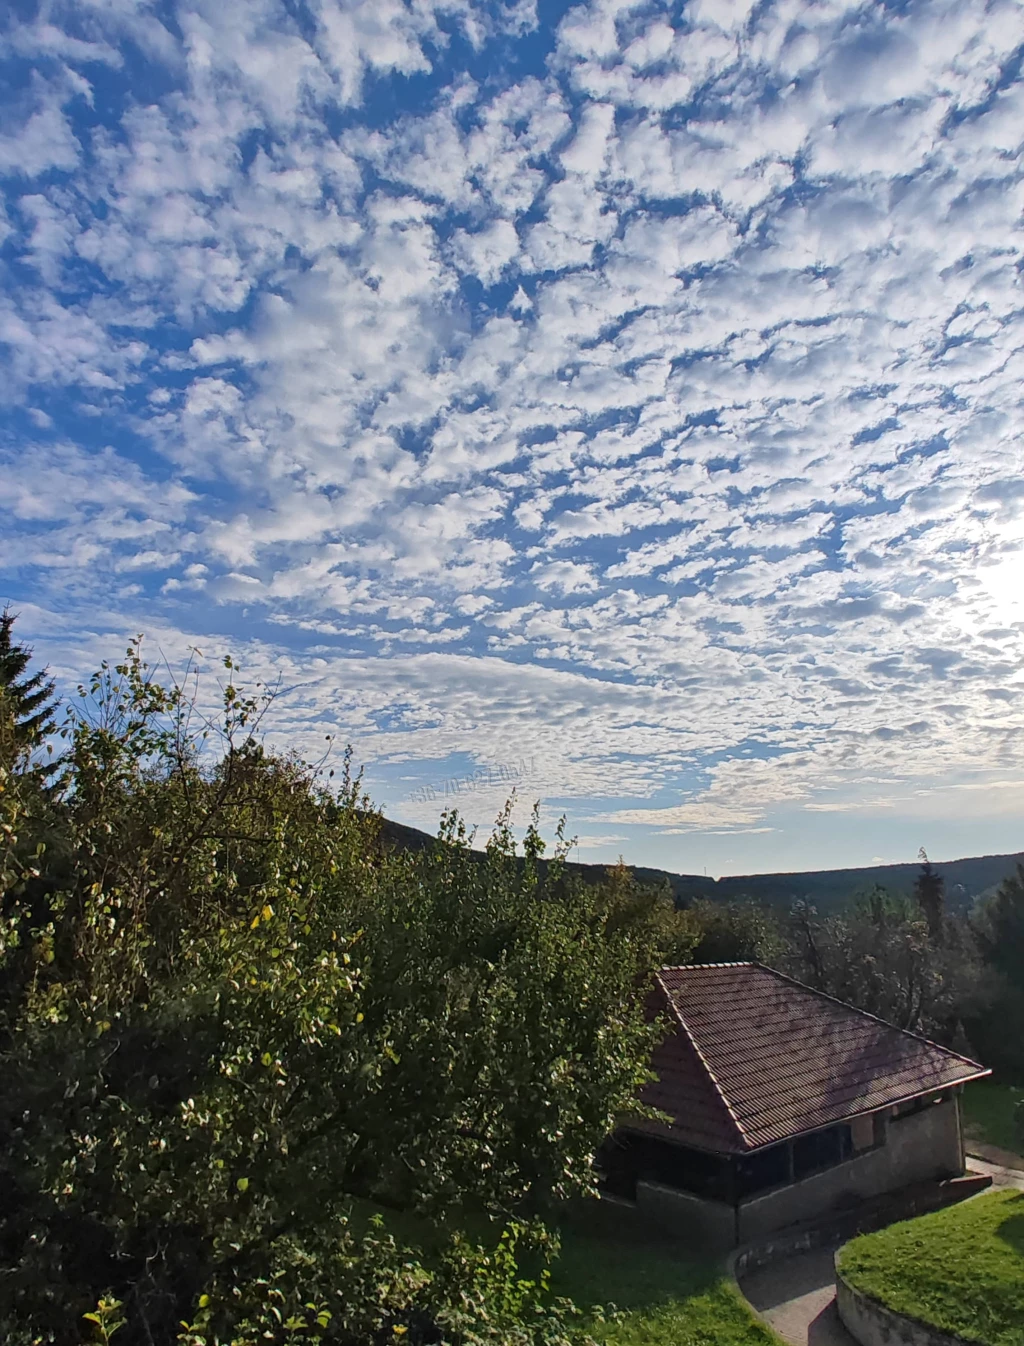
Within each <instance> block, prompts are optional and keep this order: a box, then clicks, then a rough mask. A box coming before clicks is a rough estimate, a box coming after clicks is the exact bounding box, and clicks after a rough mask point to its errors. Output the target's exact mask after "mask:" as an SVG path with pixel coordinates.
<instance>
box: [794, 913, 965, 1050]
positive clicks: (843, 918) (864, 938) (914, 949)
mask: <svg viewBox="0 0 1024 1346" xmlns="http://www.w3.org/2000/svg"><path fill="white" fill-rule="evenodd" d="M789 929H790V935H791V940H792V944H791V951H792V952H791V961H790V963H789V967H790V970H792V971H793V973H794V975H796V976H798V977H800V978H801V979H802V980H804V981H806V982H807V983H808V984H809V985H811V986H814V987H815V988H816V989H818V990H821V991H825V992H827V994H829V995H833V996H835V997H836V998H837V999H839V1000H846V1001H848V1002H849V1003H850V1004H853V1005H856V1006H857V1007H858V1008H859V1009H863V1010H866V1011H867V1012H868V1013H869V1014H875V1015H877V1016H878V1017H879V1018H881V1019H886V1020H887V1021H888V1022H890V1023H894V1024H896V1025H897V1026H898V1027H900V1028H906V1029H909V1030H911V1031H913V1032H921V1033H925V1034H927V1035H929V1036H932V1037H935V1038H937V1039H938V1040H940V1041H945V1042H952V1041H953V1039H954V1037H955V1035H956V1033H957V1029H958V1025H959V1023H960V1021H961V1019H962V1018H964V1017H966V1016H968V1015H969V1014H971V1013H972V1012H974V1010H975V1007H976V1006H978V1005H980V1004H982V1003H983V1001H984V994H985V991H984V971H983V969H982V967H981V964H980V961H979V958H978V954H977V950H976V948H975V946H974V941H973V938H972V936H971V932H970V930H969V928H968V927H967V926H966V923H965V922H964V921H962V920H956V919H954V918H952V917H949V916H947V917H946V918H945V919H944V921H943V923H942V930H941V935H940V937H939V939H937V940H936V939H934V938H933V937H932V934H931V931H930V929H929V926H928V922H927V920H926V919H925V918H924V917H923V916H922V914H921V912H920V910H919V908H918V906H917V904H916V903H915V902H913V901H911V900H909V899H907V898H904V897H901V896H894V895H892V894H890V893H887V892H885V891H884V889H881V888H876V889H874V890H873V891H872V892H871V893H868V894H866V895H864V896H862V897H860V898H858V899H856V900H855V901H854V902H853V903H851V905H850V906H849V907H848V908H847V909H846V910H845V911H842V912H840V913H838V914H835V915H831V916H825V917H821V916H819V915H818V913H817V912H816V911H815V910H814V908H813V907H809V906H807V905H806V904H798V905H797V906H795V907H794V908H793V910H792V912H791V913H790V923H789Z"/></svg>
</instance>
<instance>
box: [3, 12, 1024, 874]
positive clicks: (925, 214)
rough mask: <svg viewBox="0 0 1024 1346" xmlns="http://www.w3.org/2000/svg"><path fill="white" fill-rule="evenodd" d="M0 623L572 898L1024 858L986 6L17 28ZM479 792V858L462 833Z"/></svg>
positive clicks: (1023, 672) (69, 672)
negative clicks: (224, 704) (502, 842)
mask: <svg viewBox="0 0 1024 1346" xmlns="http://www.w3.org/2000/svg"><path fill="white" fill-rule="evenodd" d="M3 22H4V25H5V26H4V28H3V30H2V35H0V61H2V63H3V75H4V78H3V84H2V87H3V89H4V90H5V94H4V96H3V119H2V122H0V177H2V184H3V197H2V201H0V266H2V286H0V343H2V349H3V361H4V369H3V374H2V379H0V416H2V426H3V433H2V440H0V452H2V454H3V465H2V476H0V483H2V485H0V490H2V492H3V507H4V520H5V527H4V529H3V536H2V539H0V565H2V567H3V588H4V592H5V594H6V595H9V596H10V597H11V598H12V599H13V600H15V602H16V603H17V605H19V606H20V607H21V609H22V619H21V621H22V629H23V630H24V632H25V634H26V635H28V636H30V637H32V638H33V639H34V640H35V641H36V642H37V645H38V648H39V652H40V653H41V654H43V655H44V656H45V657H46V658H48V659H49V660H50V662H51V664H52V665H53V666H54V668H55V669H56V671H58V672H59V673H60V674H61V676H62V677H66V678H68V679H72V678H74V677H76V676H78V675H80V674H81V673H82V672H83V671H84V670H85V668H86V667H87V666H88V664H89V663H90V662H91V661H92V660H93V659H94V658H96V657H98V656H99V655H101V654H108V653H110V652H111V649H112V647H113V648H116V646H117V645H118V644H119V643H120V642H121V641H122V640H123V638H124V636H125V635H126V634H127V633H129V632H131V631H134V630H144V631H146V632H148V633H149V634H150V636H151V638H152V642H153V643H154V644H155V645H158V646H159V648H160V649H161V650H163V651H164V653H165V654H166V655H167V657H168V658H169V659H170V660H171V661H172V662H173V661H174V660H175V659H179V658H181V657H183V656H184V654H185V652H186V650H187V648H188V647H189V646H190V645H198V646H199V647H200V648H201V649H202V650H203V652H204V655H206V656H207V657H211V658H212V657H213V656H215V655H216V654H217V653H218V652H221V651H224V650H226V649H231V650H232V651H233V652H234V653H235V654H237V655H238V656H240V658H241V661H242V663H243V667H244V668H245V669H246V670H247V671H248V672H249V673H250V674H251V675H252V676H253V677H260V676H265V677H268V678H273V679H274V680H276V679H277V677H278V676H280V679H281V693H280V697H279V703H278V710H277V714H276V717H275V733H276V734H277V736H278V737H279V738H280V740H281V741H282V742H284V741H287V742H288V743H291V744H294V745H296V746H299V747H303V746H306V747H308V748H309V749H310V750H313V749H314V748H315V745H316V744H317V743H322V742H323V735H324V734H325V733H332V734H336V735H338V736H339V737H340V738H341V739H343V740H345V739H347V740H350V741H352V742H353V743H354V744H355V747H356V751H357V755H358V756H359V757H360V758H361V759H362V760H363V761H365V762H366V763H368V765H369V772H370V775H369V780H370V783H371V785H372V786H373V789H374V791H375V793H376V795H377V797H378V799H379V800H380V801H381V802H383V803H384V804H385V806H388V805H391V806H392V809H391V811H393V812H395V813H396V814H399V815H400V816H403V817H405V818H406V819H407V820H408V821H411V822H418V823H421V824H423V823H429V822H431V821H433V812H432V808H431V806H429V805H425V804H420V803H416V802H410V798H411V796H414V795H415V791H414V789H413V788H411V786H410V782H415V781H417V780H420V781H426V782H429V781H432V780H436V779H440V778H441V777H447V776H449V775H450V776H453V777H455V776H460V775H465V774H468V773H471V772H472V771H474V770H475V769H476V768H479V767H486V766H487V765H488V764H495V763H501V762H507V761H512V760H519V759H520V758H527V759H530V760H531V761H532V762H533V763H534V764H535V770H534V771H533V773H532V774H531V780H530V782H529V790H530V792H531V793H534V794H537V795H540V796H541V797H543V799H544V800H545V801H546V807H547V808H548V809H549V810H551V811H557V810H560V809H562V808H566V809H568V811H569V813H570V821H571V824H576V823H579V824H581V825H582V826H581V830H583V831H585V832H586V834H587V835H585V836H584V838H583V839H582V840H583V843H584V846H583V849H585V850H587V852H588V857H589V858H598V857H600V856H602V855H608V856H612V855H613V854H615V853H617V852H618V851H619V850H622V851H623V852H624V853H625V854H626V855H627V856H633V857H635V858H640V857H641V853H642V858H644V859H646V860H648V861H651V862H658V861H660V862H661V863H664V864H667V865H671V866H672V867H677V868H694V867H695V866H696V865H697V862H698V861H700V862H701V863H707V864H709V865H710V866H712V867H714V868H715V869H719V870H730V869H731V870H743V869H750V868H773V867H775V866H776V865H778V864H781V863H787V864H789V865H790V866H796V865H799V864H801V863H803V864H806V865H814V864H818V863H826V862H828V861H830V860H834V861H835V862H837V863H838V862H840V861H843V862H857V861H861V862H864V863H867V862H868V861H870V860H871V859H872V857H873V856H874V855H875V854H876V853H878V852H879V851H882V852H883V853H885V854H887V855H891V856H892V858H897V857H902V858H912V856H913V854H914V852H915V851H916V848H917V846H918V845H920V844H921V843H922V842H925V843H926V844H930V847H931V849H932V850H933V851H934V852H935V853H936V854H939V855H941V854H942V853H946V854H949V853H951V852H952V851H954V850H959V851H960V852H961V853H962V852H966V851H972V850H973V851H980V850H984V849H995V848H1001V849H1017V848H1019V847H1020V845H1021V844H1022V837H1021V834H1020V832H1019V830H1018V829H1019V793H1016V792H1015V790H1014V789H1010V788H1007V782H1017V781H1019V779H1020V777H1021V774H1022V766H1024V763H1022V755H1024V754H1022V740H1021V730H1022V727H1024V711H1022V698H1021V690H1022V683H1024V493H1022V490H1021V486H1020V482H1021V476H1022V472H1021V469H1022V457H1024V453H1022V447H1021V444H1022V441H1021V430H1022V422H1024V416H1022V409H1021V388H1022V386H1024V384H1022V376H1024V351H1022V347H1024V294H1022V284H1021V262H1022V245H1024V228H1022V208H1024V174H1022V163H1021V157H1020V155H1021V141H1022V138H1024V82H1022V78H1021V61H1020V51H1021V44H1022V42H1024V10H1022V8H1021V6H1020V5H1019V4H1018V3H1015V2H1013V0H988V2H987V3H986V2H985V0H920V2H919V3H915V2H914V0H909V2H907V3H899V4H893V3H884V4H883V3H875V4H871V3H867V4H865V3H857V4H853V3H846V0H814V2H812V0H800V2H798V0H767V2H766V3H761V4H753V3H751V2H750V0H686V2H685V3H682V4H649V3H630V0H603V2H601V3H591V4H581V5H577V6H574V7H567V6H562V7H559V6H556V5H545V6H540V7H537V6H535V5H533V4H531V3H529V0H522V2H520V3H501V0H490V2H489V3H486V4H474V3H472V0H436V3H435V0H415V2H414V3H403V2H402V0H366V2H365V3H363V2H361V0H351V3H338V2H337V0H309V2H308V3H294V4H293V3H288V4H285V3H283V0H282V2H281V3H278V2H277V0H252V3H246V4H243V5H225V4H223V3H220V0H180V3H176V4H172V3H156V0H154V2H152V3H150V2H148V0H133V3H128V4H118V5H110V4H107V3H101V2H100V0H74V3H62V2H61V0H53V3H48V4H45V5H40V6H39V7H38V9H37V8H35V7H34V6H33V5H32V4H30V3H24V4H16V5H14V6H13V7H12V8H11V9H9V10H8V11H7V17H6V19H5V20H4V21H3ZM498 788H499V787H497V786H496V787H495V792H494V797H493V798H492V797H491V796H490V795H489V794H488V792H487V791H486V790H480V791H476V792H474V794H473V798H472V808H473V809H474V810H476V812H477V813H478V815H479V817H478V819H477V820H479V821H483V822H486V820H487V818H488V817H489V816H491V815H492V814H493V811H494V808H495V807H496V805H497V802H498V798H497V793H498Z"/></svg>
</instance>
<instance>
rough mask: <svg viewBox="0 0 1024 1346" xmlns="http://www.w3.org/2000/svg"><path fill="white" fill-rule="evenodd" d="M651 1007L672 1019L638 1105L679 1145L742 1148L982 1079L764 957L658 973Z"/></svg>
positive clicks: (967, 1064) (966, 1063) (978, 1071)
mask: <svg viewBox="0 0 1024 1346" xmlns="http://www.w3.org/2000/svg"><path fill="white" fill-rule="evenodd" d="M651 1005H652V1007H653V1008H655V1009H660V1010H662V1011H666V1012H667V1017H668V1018H669V1019H670V1020H671V1022H672V1023H673V1025H674V1030H673V1031H671V1032H670V1033H669V1035H668V1037H667V1038H666V1040H665V1041H664V1042H663V1043H662V1044H661V1046H660V1047H658V1048H657V1050H656V1051H655V1054H654V1060H653V1067H654V1069H655V1071H656V1072H657V1075H658V1078H657V1080H655V1081H653V1082H652V1083H651V1084H649V1085H647V1086H646V1087H645V1088H644V1090H643V1093H642V1095H641V1097H642V1099H643V1101H644V1102H645V1103H647V1104H649V1105H651V1106H652V1107H655V1108H658V1109H659V1110H661V1111H662V1112H666V1113H668V1114H669V1116H670V1117H671V1118H672V1125H671V1127H666V1126H665V1125H663V1124H661V1123H658V1122H643V1123H640V1129H642V1130H644V1131H648V1132H650V1133H653V1134H655V1135H664V1136H666V1137H670V1138H671V1139H673V1140H675V1141H677V1142H679V1143H680V1144H683V1145H690V1146H693V1147H695V1148H697V1149H702V1150H711V1151H714V1152H716V1153H722V1154H745V1153H747V1152H749V1151H750V1150H755V1149H759V1148H760V1147H761V1146H763V1145H772V1144H775V1143H776V1142H778V1141H780V1140H786V1139H787V1138H789V1137H791V1136H796V1135H801V1134H803V1133H804V1132H807V1131H814V1130H817V1129H818V1128H819V1127H823V1126H828V1125H830V1124H831V1123H833V1122H839V1121H842V1120H843V1119H844V1118H847V1117H854V1116H857V1115H858V1114H859V1113H864V1112H871V1111H874V1109H876V1108H882V1107H887V1106H890V1105H892V1104H895V1103H901V1102H906V1101H907V1100H909V1099H912V1098H917V1097H919V1096H920V1095H922V1094H928V1093H931V1092H932V1091H938V1090H940V1089H945V1088H948V1087H949V1086H950V1085H952V1084H962V1083H963V1082H965V1081H966V1080H972V1079H977V1078H978V1077H979V1076H981V1075H986V1074H988V1071H986V1070H985V1068H984V1067H983V1066H980V1065H978V1063H977V1062H976V1061H970V1060H968V1059H967V1057H965V1056H959V1055H958V1054H957V1053H956V1052H951V1051H949V1050H948V1049H947V1048H945V1047H939V1046H937V1045H936V1044H935V1043H933V1042H929V1041H928V1040H927V1039H926V1038H922V1037H918V1036H916V1035H915V1034H913V1033H906V1032H904V1031H903V1030H902V1029H899V1028H894V1027H893V1026H892V1025H891V1024H887V1023H884V1022H883V1021H882V1020H881V1019H876V1018H875V1017H874V1016H873V1015H870V1014H864V1013H863V1012H862V1011H861V1010H858V1009H854V1008H853V1006H852V1005H846V1004H843V1002H842V1001H839V1000H833V999H832V998H831V997H830V996H826V995H823V994H821V993H820V992H818V991H814V990H812V989H811V988H810V987H809V986H804V985H802V984H801V983H800V982H798V981H793V980H792V979H791V978H789V977H786V976H783V974H782V973H780V972H774V971H773V970H772V969H771V968H767V967H763V966H762V965H761V964H760V963H705V964H695V965H692V966H690V967H671V968H664V969H662V971H661V973H660V974H659V975H658V978H657V981H656V987H655V991H654V993H653V994H652V999H651Z"/></svg>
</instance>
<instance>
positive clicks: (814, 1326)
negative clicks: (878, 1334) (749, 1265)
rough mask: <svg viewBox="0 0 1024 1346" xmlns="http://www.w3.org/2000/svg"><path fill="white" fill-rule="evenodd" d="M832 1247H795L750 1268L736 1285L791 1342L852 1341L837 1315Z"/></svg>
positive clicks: (845, 1345) (835, 1345)
mask: <svg viewBox="0 0 1024 1346" xmlns="http://www.w3.org/2000/svg"><path fill="white" fill-rule="evenodd" d="M834 1257H835V1250H834V1249H833V1248H818V1249H815V1250H814V1251H813V1252H808V1253H797V1254H796V1255H795V1256H793V1257H786V1258H784V1259H782V1260H781V1261H779V1262H773V1263H771V1264H770V1265H769V1266H766V1267H761V1268H760V1269H759V1270H758V1271H754V1272H751V1274H750V1275H749V1276H744V1277H743V1279H742V1280H741V1281H740V1289H741V1290H742V1291H743V1293H744V1295H745V1296H746V1297H747V1299H748V1300H749V1301H750V1303H751V1304H752V1305H753V1306H754V1308H755V1309H756V1310H757V1312H758V1313H759V1314H760V1315H761V1317H762V1318H763V1319H764V1320H765V1322H766V1323H768V1325H769V1326H770V1327H771V1328H773V1329H774V1331H776V1332H777V1333H778V1334H779V1336H780V1337H782V1338H784V1339H785V1340H786V1341H788V1342H790V1343H791V1346H857V1343H856V1342H855V1341H854V1339H853V1337H851V1336H850V1334H849V1332H847V1330H846V1328H845V1327H844V1326H843V1324H842V1323H841V1322H840V1321H839V1314H838V1313H837V1311H836V1283H835V1267H834V1261H833V1259H834Z"/></svg>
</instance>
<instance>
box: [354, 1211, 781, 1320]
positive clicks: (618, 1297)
mask: <svg viewBox="0 0 1024 1346" xmlns="http://www.w3.org/2000/svg"><path fill="white" fill-rule="evenodd" d="M377 1209H379V1208H377V1207H374V1206H371V1205H370V1204H369V1203H367V1202H359V1203H356V1209H355V1210H354V1211H353V1219H354V1224H355V1225H356V1226H357V1227H362V1226H364V1225H365V1222H366V1221H367V1220H368V1219H369V1216H370V1215H371V1214H372V1213H373V1212H374V1211H375V1210H377ZM380 1213H381V1214H382V1215H383V1216H384V1221H385V1227H386V1228H387V1229H389V1230H390V1231H391V1232H392V1233H393V1234H394V1235H395V1237H396V1238H397V1239H399V1240H400V1241H405V1242H407V1243H408V1244H410V1245H411V1246H413V1247H416V1248H419V1249H421V1250H422V1253H423V1255H424V1258H425V1259H426V1260H427V1261H428V1262H429V1261H430V1260H431V1258H432V1256H433V1255H435V1254H436V1252H437V1250H438V1247H439V1246H440V1244H441V1242H443V1239H444V1234H443V1232H442V1231H441V1230H440V1229H438V1228H436V1227H430V1226H427V1225H425V1224H424V1223H423V1222H422V1221H420V1220H419V1219H417V1217H415V1216H412V1215H408V1214H402V1213H398V1212H394V1211H390V1210H381V1211H380ZM459 1223H460V1224H461V1225H462V1227H463V1228H464V1229H465V1231H466V1233H467V1234H468V1235H469V1236H470V1237H471V1238H473V1239H474V1240H475V1241H477V1242H480V1243H483V1244H487V1243H488V1242H489V1241H490V1240H492V1239H495V1238H496V1237H497V1234H498V1226H497V1225H494V1224H490V1223H489V1222H488V1221H487V1220H486V1219H485V1218H484V1217H482V1216H479V1215H468V1216H467V1215H464V1216H463V1217H462V1219H461V1220H460V1221H459ZM559 1234H560V1238H561V1254H560V1256H559V1257H558V1260H557V1261H556V1262H555V1264H554V1266H553V1268H552V1277H551V1293H552V1294H553V1295H556V1296H561V1297H565V1298H567V1299H571V1300H572V1301H573V1302H574V1303H575V1304H576V1305H577V1307H578V1308H580V1309H582V1310H583V1311H584V1313H585V1314H586V1315H587V1328H588V1330H589V1331H590V1332H591V1333H592V1335H593V1336H594V1337H595V1338H596V1339H597V1340H598V1341H599V1342H601V1343H604V1346H780V1343H779V1339H778V1337H776V1336H775V1334H774V1333H773V1332H772V1331H770V1329H769V1328H767V1327H766V1326H765V1325H764V1323H762V1322H761V1321H760V1319H759V1318H757V1316H756V1315H755V1314H754V1313H753V1312H752V1311H751V1309H750V1307H749V1305H748V1304H747V1302H746V1300H744V1299H743V1297H742V1296H741V1295H740V1294H739V1292H738V1291H737V1289H736V1286H735V1284H734V1283H733V1281H732V1280H731V1279H730V1278H729V1277H728V1276H727V1275H726V1274H725V1272H724V1263H723V1259H712V1258H707V1257H702V1256H700V1255H699V1254H698V1253H696V1252H695V1251H693V1250H692V1249H691V1248H689V1247H688V1246H687V1245H686V1244H683V1243H673V1242H670V1241H668V1240H666V1239H665V1238H664V1237H662V1236H659V1235H658V1234H656V1233H654V1232H651V1231H644V1230H643V1229H642V1228H641V1227H640V1226H639V1225H638V1223H637V1217H636V1216H635V1214H634V1213H633V1212H632V1211H628V1210H624V1211H621V1212H619V1211H617V1210H615V1209H614V1208H611V1209H610V1208H609V1206H608V1205H607V1204H605V1203H604V1202H594V1203H591V1202H589V1201H588V1202H578V1203H575V1204H574V1205H573V1206H572V1208H571V1210H568V1211H567V1212H566V1215H565V1218H564V1219H563V1220H562V1221H561V1222H560V1227H559ZM534 1270H535V1269H534V1268H533V1267H532V1266H529V1265H527V1266H524V1272H525V1273H526V1274H528V1275H532V1274H534ZM610 1305H614V1306H615V1308H616V1309H617V1310H618V1313H617V1314H616V1315H615V1316H614V1317H612V1318H607V1319H606V1318H605V1317H604V1316H603V1312H602V1311H603V1310H604V1309H606V1308H608V1307H609V1306H610Z"/></svg>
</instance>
